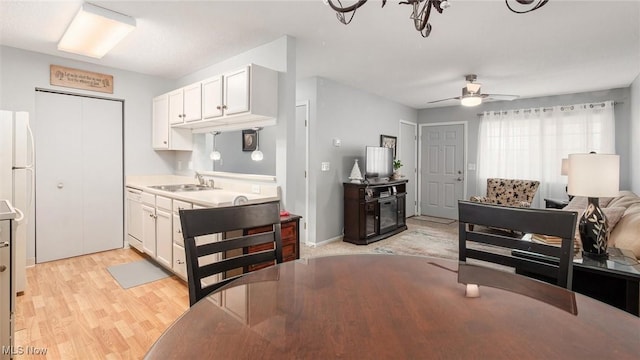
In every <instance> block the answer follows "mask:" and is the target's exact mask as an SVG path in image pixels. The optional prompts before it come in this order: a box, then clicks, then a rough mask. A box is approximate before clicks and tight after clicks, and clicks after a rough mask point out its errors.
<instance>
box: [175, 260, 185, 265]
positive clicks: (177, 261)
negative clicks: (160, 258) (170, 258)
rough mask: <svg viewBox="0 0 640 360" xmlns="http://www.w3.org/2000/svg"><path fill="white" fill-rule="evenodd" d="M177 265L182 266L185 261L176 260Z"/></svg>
mask: <svg viewBox="0 0 640 360" xmlns="http://www.w3.org/2000/svg"><path fill="white" fill-rule="evenodd" d="M176 264H178V265H182V264H184V261H182V260H176Z"/></svg>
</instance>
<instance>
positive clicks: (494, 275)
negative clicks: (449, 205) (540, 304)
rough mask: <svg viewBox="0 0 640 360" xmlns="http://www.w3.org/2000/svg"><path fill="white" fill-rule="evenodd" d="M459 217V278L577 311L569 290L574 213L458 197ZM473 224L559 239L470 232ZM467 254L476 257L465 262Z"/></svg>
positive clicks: (573, 295) (470, 282) (470, 257)
mask: <svg viewBox="0 0 640 360" xmlns="http://www.w3.org/2000/svg"><path fill="white" fill-rule="evenodd" d="M458 216H459V224H460V225H459V266H458V282H459V283H462V284H475V285H485V286H490V287H495V288H500V289H504V290H508V291H512V292H516V293H519V294H522V295H525V296H529V297H532V298H535V299H538V300H541V301H544V302H547V303H549V304H551V305H554V306H556V307H559V308H561V309H564V310H566V311H568V312H570V313H572V314H577V309H576V303H575V294H574V293H573V292H572V291H571V280H572V276H573V275H572V272H573V238H574V236H575V227H576V220H577V213H575V212H571V211H557V210H542V209H531V208H517V207H509V206H500V205H489V204H481V203H475V202H468V201H459V202H458ZM470 225H471V226H470ZM472 225H483V226H486V227H491V228H500V229H507V230H513V231H515V232H518V233H529V234H541V235H549V236H554V237H558V238H561V240H560V246H556V245H548V244H544V243H536V242H533V241H531V240H523V239H521V238H517V237H515V238H514V237H510V236H507V235H505V234H502V233H500V232H497V231H491V230H488V231H487V230H481V229H479V228H476V229H478V230H476V231H473V230H470V229H471V228H472ZM469 259H475V260H480V261H473V263H469V262H468V260H469ZM483 262H484V263H483ZM486 263H493V264H499V265H503V266H507V267H512V268H515V269H518V272H523V273H530V274H536V275H539V276H541V277H544V278H547V279H552V281H554V282H555V285H557V286H554V285H551V284H549V283H547V282H543V281H540V280H538V279H533V278H531V277H528V276H522V275H519V274H514V273H509V272H507V271H503V270H498V269H496V267H495V266H494V267H490V266H489V267H488V266H486V265H487V264H486Z"/></svg>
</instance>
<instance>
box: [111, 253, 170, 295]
mask: <svg viewBox="0 0 640 360" xmlns="http://www.w3.org/2000/svg"><path fill="white" fill-rule="evenodd" d="M107 270H108V271H109V273H110V274H111V276H113V278H114V279H115V280H116V281H117V282H118V284H120V286H121V287H122V288H123V289H129V288H132V287H135V286H139V285H143V284H147V283H150V282H152V281H156V280H160V279H164V278H167V277H169V276H171V273H170V272H168V271H167V270H165V269H163V268H162V267H161V266H160V265H157V264H155V263H153V262H151V261H149V260H139V261H134V262H130V263H125V264H120V265H113V266H109V267H108V268H107Z"/></svg>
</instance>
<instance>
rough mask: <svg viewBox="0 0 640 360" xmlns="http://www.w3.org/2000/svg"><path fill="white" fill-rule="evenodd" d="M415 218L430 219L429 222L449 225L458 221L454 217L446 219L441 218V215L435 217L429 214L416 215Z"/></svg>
mask: <svg viewBox="0 0 640 360" xmlns="http://www.w3.org/2000/svg"><path fill="white" fill-rule="evenodd" d="M413 219H415V220H420V221H429V222H434V223H438V224H444V225H449V224H453V223H454V222H456V221H455V220H452V219H444V218H439V217H435V216H427V215H418V216H414V217H413Z"/></svg>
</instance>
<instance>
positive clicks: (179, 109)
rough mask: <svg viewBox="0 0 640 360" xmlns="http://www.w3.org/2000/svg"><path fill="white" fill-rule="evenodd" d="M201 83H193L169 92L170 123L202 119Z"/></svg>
mask: <svg viewBox="0 0 640 360" xmlns="http://www.w3.org/2000/svg"><path fill="white" fill-rule="evenodd" d="M201 104H202V92H201V84H200V83H196V84H191V85H189V86H185V87H183V88H181V89H178V90H174V91H172V92H170V93H169V123H170V124H171V125H174V124H183V123H185V122H189V121H197V120H200V119H202V112H201V111H202V108H201Z"/></svg>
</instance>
